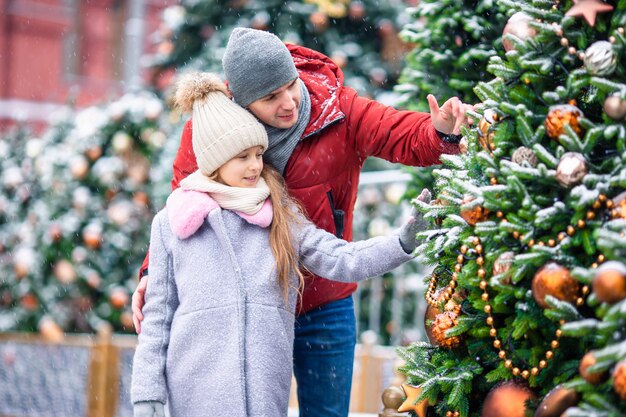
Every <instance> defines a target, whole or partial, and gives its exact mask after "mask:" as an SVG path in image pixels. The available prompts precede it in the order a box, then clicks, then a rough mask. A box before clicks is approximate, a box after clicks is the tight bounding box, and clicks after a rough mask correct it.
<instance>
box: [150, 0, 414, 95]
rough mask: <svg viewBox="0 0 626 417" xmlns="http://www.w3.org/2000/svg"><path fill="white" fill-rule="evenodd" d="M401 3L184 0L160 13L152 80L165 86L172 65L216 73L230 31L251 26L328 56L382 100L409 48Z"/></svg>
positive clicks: (363, 92)
mask: <svg viewBox="0 0 626 417" xmlns="http://www.w3.org/2000/svg"><path fill="white" fill-rule="evenodd" d="M405 6H406V5H405V4H404V3H403V2H402V1H400V0H395V1H391V2H379V1H375V0H362V1H351V0H308V1H304V2H300V1H289V2H278V1H273V0H251V1H240V0H201V1H198V0H194V1H182V2H181V4H180V5H178V6H173V7H170V8H168V9H166V10H165V11H164V13H163V21H162V24H161V28H160V30H159V31H158V32H157V33H156V34H155V36H154V39H155V42H156V44H157V48H156V49H157V53H156V54H155V55H154V56H153V57H152V59H151V61H150V62H151V65H152V66H153V67H154V83H155V84H157V85H159V84H160V83H164V84H165V85H167V83H168V81H167V79H168V78H169V77H168V75H171V72H172V70H173V69H174V68H181V67H187V68H193V69H196V70H202V71H212V72H217V73H221V72H222V68H221V59H222V55H223V53H224V48H225V46H226V42H227V41H228V36H229V35H230V33H231V32H232V30H233V29H234V28H235V27H252V28H255V29H259V30H267V31H270V32H272V33H274V34H276V35H277V36H278V37H280V38H281V39H283V40H284V41H285V42H290V43H295V44H299V45H303V46H306V47H309V48H312V49H315V50H317V51H319V52H322V53H324V54H326V55H328V56H329V57H330V58H331V59H333V61H335V63H336V64H337V65H338V66H339V67H340V68H342V69H343V71H344V75H345V78H346V85H348V86H351V87H353V88H355V89H357V91H358V92H359V93H360V94H361V95H366V96H370V97H377V98H379V99H381V100H385V99H386V98H385V94H387V95H388V94H389V90H390V89H391V86H392V85H394V84H395V81H396V80H397V77H398V75H399V73H400V71H401V69H402V65H403V62H404V61H403V58H404V54H405V52H406V49H407V48H406V45H405V44H404V43H403V42H402V41H401V40H400V39H399V38H398V30H399V28H400V27H402V25H403V24H404V23H405V22H404V20H403V17H404V15H403V12H404V10H405ZM260 52H261V51H260ZM163 79H165V80H166V81H163ZM161 87H163V86H162V85H161Z"/></svg>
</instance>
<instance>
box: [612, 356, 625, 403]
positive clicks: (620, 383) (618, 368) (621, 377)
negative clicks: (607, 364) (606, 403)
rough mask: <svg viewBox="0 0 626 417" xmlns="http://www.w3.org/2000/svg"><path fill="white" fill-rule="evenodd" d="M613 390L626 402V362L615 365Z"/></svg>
mask: <svg viewBox="0 0 626 417" xmlns="http://www.w3.org/2000/svg"><path fill="white" fill-rule="evenodd" d="M613 390H615V392H616V393H617V395H619V397H620V398H621V399H622V401H626V360H623V361H621V362H619V363H618V364H617V365H615V369H614V370H613Z"/></svg>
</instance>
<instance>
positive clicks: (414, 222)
mask: <svg viewBox="0 0 626 417" xmlns="http://www.w3.org/2000/svg"><path fill="white" fill-rule="evenodd" d="M431 198H432V197H431V195H430V191H428V190H427V189H426V188H424V189H423V190H422V192H421V193H420V195H419V196H417V198H416V199H415V200H418V201H421V202H423V203H426V204H428V203H430V199H431ZM426 225H427V222H426V221H424V216H423V215H422V213H420V212H419V211H417V209H416V208H415V206H413V207H411V215H410V217H409V219H408V220H407V221H406V223H404V225H403V226H402V227H401V228H400V233H399V236H400V245H401V246H402V249H404V251H405V252H406V253H411V252H413V251H414V250H415V248H416V247H417V240H416V238H415V235H417V232H421V231H422V230H424V229H425V228H426Z"/></svg>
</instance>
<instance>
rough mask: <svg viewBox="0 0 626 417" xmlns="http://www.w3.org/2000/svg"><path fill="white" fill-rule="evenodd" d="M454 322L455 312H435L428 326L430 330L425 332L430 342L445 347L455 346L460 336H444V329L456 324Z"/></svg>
mask: <svg viewBox="0 0 626 417" xmlns="http://www.w3.org/2000/svg"><path fill="white" fill-rule="evenodd" d="M456 323H457V314H456V313H454V312H452V311H444V312H443V313H440V314H437V316H436V317H435V319H434V320H433V323H432V325H431V326H430V332H428V331H427V332H426V335H427V336H428V340H430V343H431V344H433V345H437V346H441V347H443V348H447V349H453V348H455V347H457V346H458V345H459V344H460V343H461V338H460V337H459V336H452V337H447V336H446V331H447V330H450V329H452V328H453V327H454V326H456ZM431 335H432V337H431Z"/></svg>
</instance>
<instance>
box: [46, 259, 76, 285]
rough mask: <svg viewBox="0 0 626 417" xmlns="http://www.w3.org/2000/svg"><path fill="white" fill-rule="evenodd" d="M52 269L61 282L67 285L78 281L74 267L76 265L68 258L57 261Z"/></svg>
mask: <svg viewBox="0 0 626 417" xmlns="http://www.w3.org/2000/svg"><path fill="white" fill-rule="evenodd" d="M52 271H53V274H54V276H55V277H56V279H57V280H58V281H59V282H60V283H61V284H64V285H67V284H71V283H72V282H74V281H76V270H75V269H74V265H73V264H72V263H71V262H70V261H68V260H67V259H61V260H59V261H57V263H56V264H55V265H54V268H53V270H52Z"/></svg>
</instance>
